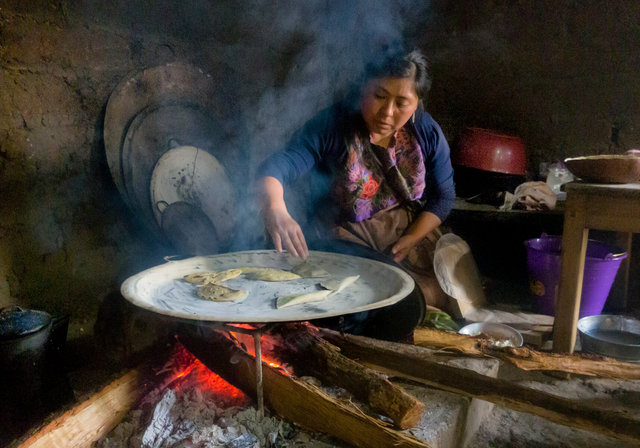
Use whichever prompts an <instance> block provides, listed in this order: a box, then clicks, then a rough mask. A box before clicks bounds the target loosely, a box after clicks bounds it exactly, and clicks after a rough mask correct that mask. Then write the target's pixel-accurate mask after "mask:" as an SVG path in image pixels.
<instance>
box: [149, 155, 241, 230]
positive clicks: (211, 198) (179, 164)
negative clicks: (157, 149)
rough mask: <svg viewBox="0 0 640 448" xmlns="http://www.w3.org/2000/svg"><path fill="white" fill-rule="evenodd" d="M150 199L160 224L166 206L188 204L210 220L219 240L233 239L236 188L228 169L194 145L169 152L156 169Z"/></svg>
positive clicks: (157, 164)
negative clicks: (234, 190)
mask: <svg viewBox="0 0 640 448" xmlns="http://www.w3.org/2000/svg"><path fill="white" fill-rule="evenodd" d="M150 196H151V204H152V207H153V213H154V216H155V219H156V222H157V223H158V225H162V210H163V209H164V206H165V205H171V204H173V203H175V202H186V203H188V204H191V205H193V206H196V207H198V208H199V209H201V210H202V211H203V212H204V213H205V214H206V215H207V216H208V217H209V219H210V220H211V222H212V223H213V225H214V227H215V230H216V234H217V235H218V239H222V240H223V241H229V240H230V238H231V236H232V234H233V228H234V226H235V224H234V214H233V210H234V207H233V202H234V193H233V187H232V186H231V183H230V181H229V178H228V177H227V174H226V172H225V169H224V167H223V166H222V165H221V164H220V162H218V160H217V159H216V158H215V157H214V156H212V155H211V154H209V153H208V152H206V151H204V150H202V149H199V148H196V147H193V146H181V147H178V148H175V149H172V150H170V151H167V152H166V153H165V154H164V155H163V156H162V157H160V159H159V160H158V162H157V163H156V166H155V168H154V169H153V174H152V176H151V183H150Z"/></svg>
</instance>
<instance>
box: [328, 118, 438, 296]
mask: <svg viewBox="0 0 640 448" xmlns="http://www.w3.org/2000/svg"><path fill="white" fill-rule="evenodd" d="M424 188H425V164H424V160H423V157H422V150H421V148H420V145H419V143H418V141H417V139H416V138H415V137H413V135H412V134H411V133H410V132H409V131H408V130H407V129H406V128H403V129H401V130H399V131H398V132H397V133H396V135H395V136H394V137H393V138H392V139H391V142H390V144H389V147H388V148H386V149H385V148H381V147H376V146H374V145H371V148H370V150H368V149H367V148H366V146H365V145H363V144H362V141H361V140H359V139H358V138H356V139H355V140H354V142H353V143H352V144H351V145H350V146H349V148H348V156H347V158H346V163H345V167H344V169H343V170H342V171H341V172H340V173H338V175H337V177H336V181H335V182H334V187H333V194H334V197H335V198H336V200H337V201H339V204H340V209H341V214H342V216H343V220H342V225H340V226H338V227H336V228H334V234H335V236H336V237H337V238H339V239H342V240H346V241H350V242H354V243H358V244H362V245H364V246H367V247H370V248H372V249H374V250H375V251H377V252H380V253H383V254H389V252H390V250H391V247H392V246H393V244H395V242H396V241H397V240H398V239H399V238H400V237H401V236H402V235H403V234H404V232H405V230H406V229H407V227H408V226H409V225H410V224H411V221H412V219H413V216H411V215H412V213H410V212H409V210H408V209H409V208H411V205H412V204H416V203H417V202H416V201H417V200H418V199H419V198H420V197H421V196H422V193H423V192H424ZM440 235H441V232H440V230H439V229H436V230H434V231H433V232H431V233H430V234H429V235H427V237H426V238H425V239H424V240H422V241H421V242H420V243H418V244H416V245H415V246H414V247H413V249H412V250H411V251H410V252H409V254H408V255H407V257H406V258H405V259H404V260H403V261H402V263H401V264H402V266H403V267H404V268H405V269H406V270H407V272H409V274H411V276H412V277H413V278H414V280H415V281H416V284H417V285H418V286H419V287H420V290H421V291H422V294H423V296H424V298H425V302H426V305H431V306H435V307H438V308H444V307H446V304H447V296H446V294H445V293H444V292H443V291H442V289H441V288H440V285H439V284H438V281H437V279H436V277H435V273H434V270H433V254H434V251H435V244H436V242H437V241H438V238H439V237H440Z"/></svg>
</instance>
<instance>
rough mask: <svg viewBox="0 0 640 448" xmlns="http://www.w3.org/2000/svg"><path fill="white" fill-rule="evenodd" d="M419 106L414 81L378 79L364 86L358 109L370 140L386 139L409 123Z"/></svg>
mask: <svg viewBox="0 0 640 448" xmlns="http://www.w3.org/2000/svg"><path fill="white" fill-rule="evenodd" d="M417 107H418V94H417V93H416V89H415V84H414V82H413V78H377V79H372V80H371V81H369V83H367V85H366V86H365V89H364V92H363V94H362V99H361V102H360V110H361V112H362V117H363V118H364V121H365V123H366V124H367V128H368V129H369V133H370V134H371V136H372V139H373V140H374V142H375V140H376V139H377V138H378V139H379V138H384V137H388V136H390V135H392V134H394V133H395V132H396V131H397V130H398V129H400V128H402V126H404V124H405V123H406V122H407V121H409V119H410V118H411V116H412V115H413V113H414V112H415V111H416V109H417Z"/></svg>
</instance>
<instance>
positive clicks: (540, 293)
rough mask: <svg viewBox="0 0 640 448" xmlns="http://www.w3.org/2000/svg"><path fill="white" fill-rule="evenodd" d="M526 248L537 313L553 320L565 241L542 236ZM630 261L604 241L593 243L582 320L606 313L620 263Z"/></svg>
mask: <svg viewBox="0 0 640 448" xmlns="http://www.w3.org/2000/svg"><path fill="white" fill-rule="evenodd" d="M524 245H525V247H526V248H527V267H528V270H529V289H530V291H531V293H532V294H533V297H534V300H535V305H536V306H535V309H536V311H537V312H538V313H541V314H548V315H550V316H553V315H555V311H556V299H557V296H558V284H559V283H560V251H561V250H562V238H561V237H559V236H547V235H545V234H542V236H541V237H540V238H533V239H530V240H527V241H525V242H524ZM614 254H615V255H614ZM626 257H627V253H626V252H621V251H619V250H616V248H614V247H611V246H609V245H608V244H605V243H602V242H600V241H595V240H589V242H588V243H587V255H586V258H585V260H584V276H583V281H582V296H581V300H580V315H579V317H584V316H593V315H596V314H600V313H601V312H602V309H603V308H604V304H605V302H606V301H607V297H608V296H609V291H611V285H612V284H613V281H614V280H615V278H616V274H617V273H618V268H620V262H621V261H622V260H623V259H624V258H626Z"/></svg>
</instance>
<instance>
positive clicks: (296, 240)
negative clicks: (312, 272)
mask: <svg viewBox="0 0 640 448" xmlns="http://www.w3.org/2000/svg"><path fill="white" fill-rule="evenodd" d="M260 188H261V195H262V217H263V219H264V225H265V227H266V228H267V232H269V236H270V237H271V241H273V245H274V247H275V249H276V250H277V251H278V252H282V249H286V250H287V251H288V252H289V253H290V254H291V255H293V256H294V257H301V258H307V257H308V256H309V249H307V242H306V241H305V239H304V235H303V234H302V229H301V228H300V225H299V224H298V223H297V222H296V220H295V219H293V218H292V217H291V215H290V214H289V212H288V211H287V206H286V204H285V203H284V188H283V187H282V184H281V183H280V181H279V180H278V179H276V178H275V177H265V178H264V179H262V183H261V185H260Z"/></svg>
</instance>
